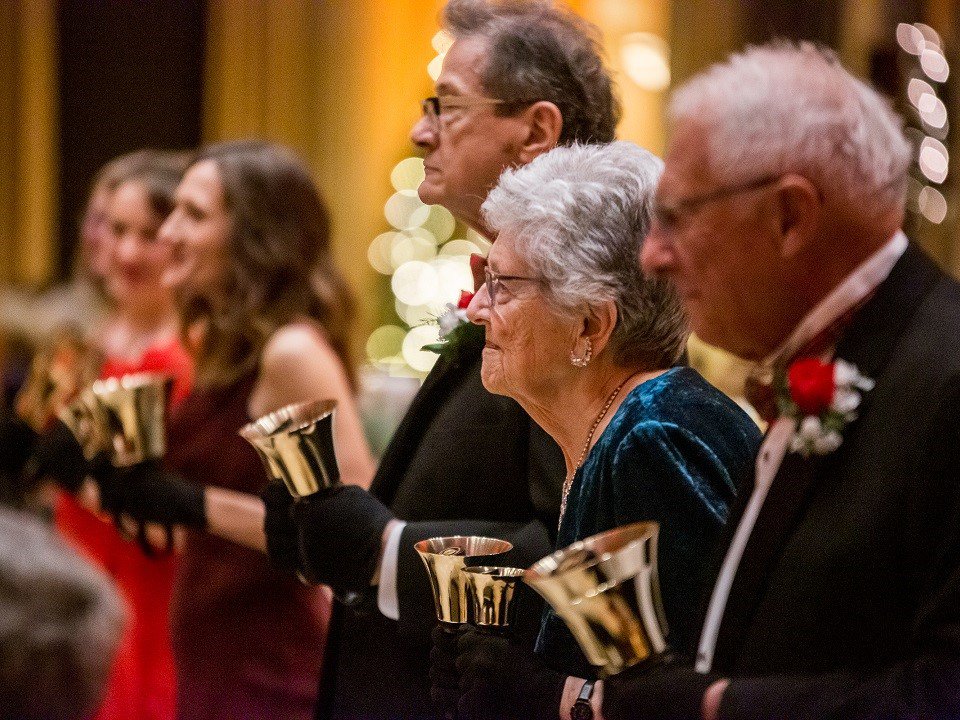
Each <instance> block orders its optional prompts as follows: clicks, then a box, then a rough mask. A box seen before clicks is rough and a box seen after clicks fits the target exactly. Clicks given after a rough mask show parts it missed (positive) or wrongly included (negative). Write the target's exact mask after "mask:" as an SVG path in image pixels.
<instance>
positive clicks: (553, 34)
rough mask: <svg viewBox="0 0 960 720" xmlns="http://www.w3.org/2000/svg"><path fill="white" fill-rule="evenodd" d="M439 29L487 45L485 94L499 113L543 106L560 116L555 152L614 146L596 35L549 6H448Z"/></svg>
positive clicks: (545, 2)
mask: <svg viewBox="0 0 960 720" xmlns="http://www.w3.org/2000/svg"><path fill="white" fill-rule="evenodd" d="M443 26H444V28H445V29H446V30H447V32H449V33H450V34H451V35H452V36H453V37H454V38H455V39H456V38H462V37H471V36H479V37H483V38H486V39H487V41H488V42H489V44H490V45H489V51H488V53H487V66H486V67H485V68H484V69H483V71H482V73H481V82H482V83H483V89H484V91H485V92H486V93H487V94H488V95H489V96H490V97H494V98H498V99H501V100H506V101H508V102H507V103H505V104H504V105H501V106H499V107H498V108H497V112H500V113H510V112H516V110H517V109H518V106H519V105H523V104H528V103H531V102H537V101H540V100H547V101H549V102H552V103H553V104H554V105H556V106H557V107H558V108H559V109H560V114H561V116H562V117H563V128H562V129H561V132H560V144H561V145H569V144H571V143H573V142H580V143H602V142H610V141H611V140H613V139H614V135H615V131H616V126H617V122H618V121H619V120H620V103H619V101H618V100H617V98H616V96H615V94H614V88H613V80H612V79H611V78H610V74H609V72H608V71H607V69H606V67H604V63H603V51H602V50H601V46H600V33H599V31H598V30H597V28H596V27H595V26H593V25H591V24H590V23H588V22H587V21H585V20H584V19H583V18H581V17H579V16H577V15H576V14H574V13H573V12H572V11H570V10H569V9H567V8H563V7H560V6H558V5H556V4H554V3H553V2H552V1H551V0H449V2H448V3H447V5H446V7H445V8H444V11H443Z"/></svg>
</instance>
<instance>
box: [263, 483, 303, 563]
mask: <svg viewBox="0 0 960 720" xmlns="http://www.w3.org/2000/svg"><path fill="white" fill-rule="evenodd" d="M260 497H261V498H263V504H264V507H265V508H266V510H267V514H266V517H265V518H264V521H263V532H264V533H265V534H266V536H267V555H268V556H269V557H270V565H272V566H273V567H274V568H275V569H276V570H285V571H287V572H298V571H299V572H301V573H302V572H303V567H302V566H301V562H300V541H299V536H298V534H297V524H296V522H295V521H294V519H293V505H294V502H295V500H294V498H293V495H291V494H290V491H289V490H287V486H286V485H284V484H283V483H282V482H280V481H279V480H273V481H272V482H270V483H269V484H268V485H267V487H266V488H265V489H264V491H263V492H262V493H260Z"/></svg>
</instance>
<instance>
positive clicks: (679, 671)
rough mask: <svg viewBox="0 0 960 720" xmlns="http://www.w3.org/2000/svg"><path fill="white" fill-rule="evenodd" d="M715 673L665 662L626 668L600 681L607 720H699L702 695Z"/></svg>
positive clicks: (715, 677)
mask: <svg viewBox="0 0 960 720" xmlns="http://www.w3.org/2000/svg"><path fill="white" fill-rule="evenodd" d="M719 678H720V676H719V675H716V674H706V675H703V674H701V673H698V672H697V671H695V670H694V669H693V668H692V667H689V666H684V665H677V664H670V663H665V664H661V665H655V666H653V667H652V668H651V667H647V666H643V665H641V666H638V667H634V668H627V669H626V670H624V671H623V672H621V673H618V674H617V675H613V676H612V677H609V678H607V679H606V680H604V681H603V717H604V718H606V720H654V719H655V720H700V718H701V717H702V716H703V694H704V693H705V692H706V691H707V688H708V687H710V685H711V684H713V683H714V681H716V680H718V679H719Z"/></svg>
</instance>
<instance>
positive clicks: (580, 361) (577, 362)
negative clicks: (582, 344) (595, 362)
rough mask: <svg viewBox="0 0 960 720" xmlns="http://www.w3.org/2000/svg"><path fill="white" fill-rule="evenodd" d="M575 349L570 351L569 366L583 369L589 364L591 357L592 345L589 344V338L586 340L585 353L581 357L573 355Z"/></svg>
mask: <svg viewBox="0 0 960 720" xmlns="http://www.w3.org/2000/svg"><path fill="white" fill-rule="evenodd" d="M575 352H576V348H574V349H573V350H571V351H570V364H571V365H573V366H574V367H578V368H585V367H586V366H587V365H588V364H589V363H590V358H592V357H593V344H592V343H591V342H590V338H587V351H586V352H585V353H584V354H583V355H581V356H577V355H575V354H574V353H575Z"/></svg>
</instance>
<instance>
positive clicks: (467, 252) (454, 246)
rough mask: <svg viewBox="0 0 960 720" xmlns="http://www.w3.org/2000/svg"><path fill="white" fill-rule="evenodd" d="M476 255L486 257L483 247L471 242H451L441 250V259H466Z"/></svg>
mask: <svg viewBox="0 0 960 720" xmlns="http://www.w3.org/2000/svg"><path fill="white" fill-rule="evenodd" d="M474 253H477V254H478V255H486V253H485V252H484V251H483V249H482V248H481V247H479V246H478V245H476V244H475V243H472V242H470V241H469V240H451V241H450V242H448V243H447V244H446V245H444V246H443V247H442V248H440V253H439V254H440V257H451V258H453V257H466V258H469V257H470V256H471V255H473V254H474Z"/></svg>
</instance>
